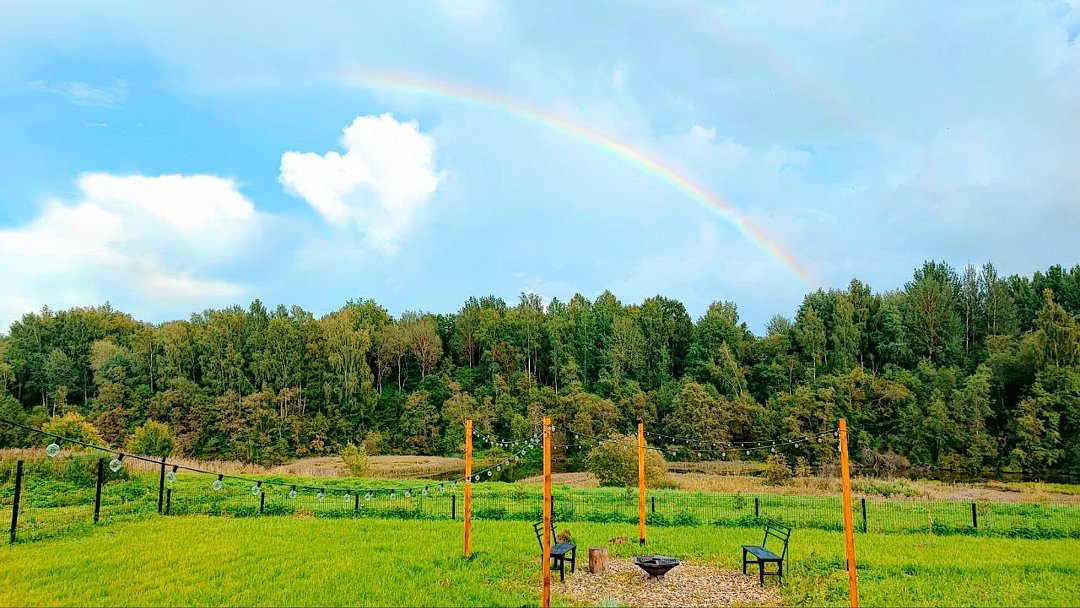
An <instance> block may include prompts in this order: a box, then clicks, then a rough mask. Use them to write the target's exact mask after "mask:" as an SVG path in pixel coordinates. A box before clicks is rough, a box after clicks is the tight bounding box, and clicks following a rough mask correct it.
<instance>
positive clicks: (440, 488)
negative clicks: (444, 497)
mask: <svg viewBox="0 0 1080 608" xmlns="http://www.w3.org/2000/svg"><path fill="white" fill-rule="evenodd" d="M439 491H440V492H445V491H446V484H443V483H440V484H439Z"/></svg>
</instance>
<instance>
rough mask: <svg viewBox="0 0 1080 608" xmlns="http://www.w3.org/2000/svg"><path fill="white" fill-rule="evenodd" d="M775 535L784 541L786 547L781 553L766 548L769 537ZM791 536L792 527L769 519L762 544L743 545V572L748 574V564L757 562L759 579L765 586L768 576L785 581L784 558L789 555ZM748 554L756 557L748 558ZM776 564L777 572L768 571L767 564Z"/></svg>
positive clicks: (777, 538) (781, 581)
mask: <svg viewBox="0 0 1080 608" xmlns="http://www.w3.org/2000/svg"><path fill="white" fill-rule="evenodd" d="M770 536H771V537H773V538H775V539H776V540H778V541H780V542H782V543H784V549H783V551H781V552H780V555H777V554H776V553H773V552H772V551H769V550H768V549H766V548H765V545H766V544H768V542H769V537H770ZM790 537H791V528H790V527H789V526H785V525H784V524H782V523H779V522H776V521H773V520H771V519H770V520H767V521H766V522H765V539H764V540H762V541H761V546H757V545H743V548H742V572H743V574H746V565H747V564H753V563H756V564H757V565H758V581H759V582H760V583H761V586H762V587H764V586H765V577H766V576H775V577H778V578H779V579H780V583H781V584H783V582H784V558H786V557H787V546H788V539H789V538H790ZM747 554H750V555H753V556H754V558H755V559H749V560H748V559H746V556H747ZM770 563H772V564H776V572H768V571H767V570H766V568H765V564H770Z"/></svg>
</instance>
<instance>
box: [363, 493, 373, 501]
mask: <svg viewBox="0 0 1080 608" xmlns="http://www.w3.org/2000/svg"><path fill="white" fill-rule="evenodd" d="M364 500H371V492H368V493H366V494H364Z"/></svg>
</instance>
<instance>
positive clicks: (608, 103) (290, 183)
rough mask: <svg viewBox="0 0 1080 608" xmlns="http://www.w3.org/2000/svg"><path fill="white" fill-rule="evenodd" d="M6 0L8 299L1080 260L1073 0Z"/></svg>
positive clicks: (593, 285) (432, 300) (333, 293)
mask: <svg viewBox="0 0 1080 608" xmlns="http://www.w3.org/2000/svg"><path fill="white" fill-rule="evenodd" d="M149 8H150V5H138V7H136V5H133V4H131V3H124V2H96V3H87V2H70V3H56V2H48V1H38V2H14V1H11V2H4V1H2V0H0V13H2V14H3V18H2V19H0V263H2V264H3V268H2V272H0V327H2V328H6V327H7V326H8V324H9V323H10V322H11V321H13V320H15V319H17V318H19V316H20V315H22V314H23V313H25V312H28V311H33V310H38V309H40V308H41V307H42V306H44V305H48V306H50V307H52V308H54V309H57V308H65V307H70V306H77V305H88V304H97V303H102V302H105V301H109V302H111V303H112V304H113V306H115V307H117V308H120V309H123V310H126V311H130V312H132V313H133V314H135V315H136V316H138V317H140V318H143V319H147V320H150V321H162V320H166V319H170V318H177V317H181V318H184V317H187V316H188V314H190V313H191V312H192V311H196V310H202V309H204V308H208V307H220V306H225V305H229V304H232V303H247V302H249V301H250V300H252V299H254V298H261V299H262V300H263V301H264V302H266V303H267V304H271V305H272V304H276V303H278V302H282V303H286V304H299V305H301V306H304V307H306V308H308V309H311V310H313V311H314V312H316V313H317V314H322V313H325V312H328V311H330V310H333V309H335V308H337V307H339V306H340V305H341V303H342V302H344V300H346V299H348V298H367V297H371V298H375V299H377V300H378V301H379V302H381V303H382V304H383V305H385V306H387V307H388V308H389V309H390V310H391V312H393V313H395V314H397V313H400V312H402V311H405V310H430V311H437V312H448V311H452V310H456V309H457V308H458V307H460V305H461V303H462V302H463V300H464V299H465V298H466V297H468V296H470V295H482V294H495V295H499V296H503V297H504V298H506V299H507V300H508V301H510V302H511V303H514V302H516V300H517V296H518V294H519V293H521V292H522V291H534V292H536V293H539V294H540V295H542V296H544V297H545V298H550V297H555V296H557V297H559V298H563V299H565V298H568V297H569V296H571V295H572V294H573V293H575V292H581V293H583V294H585V295H586V296H588V297H590V298H592V297H595V296H596V295H598V294H599V293H600V292H602V291H603V290H604V289H611V290H613V291H614V292H615V293H616V295H617V296H619V297H620V298H621V299H622V300H623V302H624V303H630V302H637V301H640V300H642V299H644V298H646V297H649V296H651V295H654V294H657V293H661V294H664V295H668V296H672V297H676V298H679V299H681V300H682V301H683V302H684V303H686V305H687V307H688V308H689V310H690V312H691V314H692V315H694V316H697V315H699V314H701V313H702V312H703V311H704V309H705V308H706V307H707V306H708V304H709V302H711V301H714V300H722V299H729V300H734V301H736V302H737V303H738V304H739V307H740V312H741V313H742V314H743V316H744V318H745V319H746V320H747V321H748V322H749V323H750V325H751V327H752V328H753V329H755V330H757V331H760V330H761V329H762V327H763V325H764V323H765V321H766V320H767V319H768V318H769V317H770V316H771V315H772V314H774V313H778V312H779V313H783V314H789V315H790V314H791V313H792V312H793V311H794V309H795V307H796V306H797V305H798V303H799V301H800V300H801V298H802V295H803V294H804V293H806V292H807V291H808V290H810V289H812V288H814V287H818V286H821V287H842V286H844V285H846V284H847V282H848V281H849V280H850V279H851V278H852V277H853V276H857V277H859V278H861V279H862V280H864V281H866V282H868V283H870V284H871V285H872V286H873V287H874V288H875V289H879V290H886V289H892V288H896V287H899V286H901V285H902V284H903V283H904V281H905V280H906V279H907V278H909V277H910V276H911V272H912V269H913V268H914V267H915V266H916V265H918V264H920V263H921V262H922V261H923V260H925V259H931V258H932V259H943V260H946V261H948V262H950V263H952V264H954V265H956V266H962V265H964V264H966V263H968V262H969V261H970V262H975V263H981V262H983V261H986V260H988V259H989V260H993V261H994V262H995V263H996V264H997V265H998V267H999V269H1000V270H1001V271H1002V272H1003V273H1014V272H1016V273H1023V274H1030V273H1031V272H1032V271H1034V270H1036V269H1044V268H1045V267H1046V266H1048V265H1050V264H1053V263H1062V264H1067V265H1072V264H1076V263H1077V262H1080V239H1078V238H1077V236H1076V235H1077V234H1080V194H1078V192H1080V143H1078V142H1080V42H1078V41H1077V39H1078V37H1080V0H1068V1H1031V2H1025V1H1013V0H1009V1H1004V0H1003V1H1001V2H986V1H978V2H948V3H941V2H922V3H920V2H914V3H908V2H904V3H898V2H882V3H879V2H871V1H859V2H850V3H845V2H830V3H823V4H820V5H815V4H812V3H808V2H784V1H774V2H764V3H763V2H756V1H748V2H723V3H719V2H697V1H679V0H664V1H662V2H633V3H631V2H627V1H625V0H617V1H613V2H601V1H589V2H568V3H553V2H547V1H524V2H512V3H496V2H484V1H476V2H467V1H451V0H447V1H445V2H432V3H423V2H409V3H398V2H369V3H360V2H330V1H320V2H284V1H282V2H265V1H263V2H228V3H219V2H193V1H191V0H187V1H185V2H162V3H154V4H153V8H152V11H151V10H149Z"/></svg>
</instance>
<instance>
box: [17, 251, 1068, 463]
mask: <svg viewBox="0 0 1080 608" xmlns="http://www.w3.org/2000/svg"><path fill="white" fill-rule="evenodd" d="M1078 317H1080V265H1077V266H1073V267H1072V268H1071V269H1065V268H1063V267H1062V266H1052V267H1050V268H1049V269H1047V271H1046V272H1045V273H1044V272H1035V273H1034V274H1033V275H1032V276H1031V277H1024V276H1016V275H1014V276H1009V277H1002V276H999V275H998V273H997V271H996V270H995V269H994V267H993V265H992V264H990V263H987V264H985V265H983V266H981V267H976V266H972V265H969V266H968V267H966V268H964V269H963V270H962V271H957V270H956V269H954V268H952V267H950V266H949V265H947V264H945V263H941V262H926V263H925V264H924V265H923V266H922V267H921V268H918V269H916V270H915V272H914V274H913V276H912V278H911V280H910V281H909V282H907V283H906V284H905V285H904V286H903V288H902V289H897V290H893V291H885V292H877V293H876V292H874V291H873V290H872V289H871V288H870V286H868V285H866V284H864V283H862V282H861V281H859V280H857V279H856V280H852V281H851V282H850V284H849V285H848V287H847V289H845V290H836V289H833V290H818V291H815V292H813V293H810V294H808V295H807V296H805V298H804V300H803V302H802V304H801V305H800V306H799V308H798V310H797V311H796V313H795V315H794V318H787V317H784V316H780V315H777V316H775V317H773V318H772V320H771V321H770V322H769V324H768V326H767V329H766V331H765V333H764V335H760V336H759V335H755V334H754V333H753V332H751V331H750V330H749V329H748V327H747V325H746V324H745V323H744V322H743V321H741V320H740V318H739V314H738V310H737V307H736V305H735V304H734V303H732V302H726V301H724V302H715V303H713V304H712V305H711V306H709V308H708V310H707V311H706V312H705V313H704V314H703V315H702V316H701V317H700V318H698V319H696V320H695V319H692V318H691V317H690V316H689V314H688V313H687V310H686V308H685V307H684V306H683V304H681V303H680V302H678V301H676V300H673V299H670V298H666V297H663V296H656V297H652V298H648V299H646V300H644V301H643V302H641V303H639V304H624V303H623V302H620V301H619V299H618V298H617V297H616V295H615V294H612V293H610V292H604V293H602V294H600V295H599V296H598V297H597V298H596V299H595V300H589V299H587V298H586V297H584V296H582V295H575V296H574V297H573V298H571V299H570V300H569V301H567V302H562V301H559V300H558V299H552V300H551V301H548V302H545V301H544V300H543V299H542V298H540V297H539V296H537V295H535V294H531V293H525V294H522V295H521V296H520V299H519V300H518V302H516V303H514V304H513V305H511V304H509V303H507V302H506V301H504V300H503V299H501V298H498V297H490V296H489V297H481V298H469V299H468V301H466V302H465V303H464V304H463V305H462V307H461V309H460V310H458V311H456V312H451V313H445V314H443V313H438V314H433V313H424V312H406V313H404V314H402V315H401V316H400V318H394V317H393V316H392V315H391V314H389V313H388V311H387V310H386V309H385V308H383V307H382V306H380V305H379V304H378V303H376V302H375V301H373V300H370V299H366V300H365V299H358V300H353V301H349V302H346V303H345V304H344V306H342V307H341V308H340V309H339V310H337V311H334V312H332V313H329V314H327V315H325V316H323V317H321V318H316V317H315V316H314V315H313V314H312V313H311V312H308V311H307V310H304V309H303V308H300V307H297V306H293V307H291V308H287V307H285V306H281V305H279V306H277V307H276V308H273V309H268V308H267V307H266V306H264V305H263V303H262V302H260V301H258V300H256V301H255V302H252V303H251V304H250V305H249V306H248V307H246V308H244V307H242V306H233V307H230V308H226V309H223V310H205V311H203V312H199V313H195V314H192V316H191V318H190V319H188V320H177V321H169V322H165V323H161V324H151V323H145V322H141V321H139V320H136V319H134V318H133V317H132V316H131V315H128V314H125V313H123V312H120V311H117V310H114V309H112V307H111V306H109V305H108V304H106V305H103V306H96V307H88V308H75V309H71V310H65V311H53V310H50V309H48V308H46V309H44V310H42V311H40V312H38V313H34V314H27V315H25V316H23V317H22V319H21V320H19V321H17V322H15V323H13V324H12V326H11V328H10V331H9V332H8V333H7V334H6V335H2V336H0V418H4V419H8V420H15V421H18V422H21V423H23V424H27V425H31V426H41V425H43V424H45V423H47V422H48V421H49V420H50V418H52V417H56V416H63V415H69V416H70V415H72V414H73V413H74V414H78V415H80V416H82V417H85V419H86V420H87V421H89V422H90V423H91V424H92V425H93V426H94V427H96V430H97V432H98V433H99V434H100V437H101V438H102V439H103V440H104V441H106V442H107V443H108V444H109V445H111V446H114V447H115V446H123V445H125V443H126V442H127V441H128V439H129V438H130V436H131V435H132V433H133V432H134V431H135V429H136V428H138V427H140V426H142V425H144V424H145V423H147V421H156V422H158V423H163V424H164V425H167V427H168V430H169V432H170V433H171V434H172V436H173V440H174V442H175V449H176V451H177V452H178V453H181V454H184V455H187V456H191V457H195V458H219V459H239V460H243V461H248V462H255V463H263V464H270V463H277V462H282V461H286V460H289V459H293V458H299V457H307V456H315V455H325V454H336V453H339V452H340V451H341V449H342V448H343V447H344V446H346V445H347V444H350V443H353V444H358V445H361V444H362V445H364V446H365V447H366V448H367V449H368V450H369V451H382V452H395V453H407V454H446V455H453V454H460V453H461V450H462V446H463V439H464V438H463V425H462V421H463V420H465V419H466V418H471V419H473V420H474V421H475V424H476V426H477V428H479V429H481V430H482V431H485V432H490V433H493V434H496V435H499V436H501V437H507V438H523V437H528V436H529V435H530V434H531V433H532V432H533V429H534V428H535V425H536V424H537V422H538V420H539V419H540V418H541V417H542V416H543V415H550V416H552V417H553V419H554V422H555V424H556V425H558V426H559V427H561V428H569V429H571V430H573V431H575V432H578V433H582V434H585V435H589V436H594V437H606V436H610V435H611V434H613V433H626V432H629V431H630V430H631V429H632V428H634V427H635V426H636V423H637V422H638V421H639V420H641V421H644V422H645V424H646V426H647V428H649V429H650V430H652V431H654V432H658V433H663V434H666V435H671V436H677V437H684V438H688V439H692V440H695V441H697V442H705V443H707V444H708V443H713V442H716V443H718V444H720V443H721V442H733V441H752V440H758V439H762V438H776V437H798V436H802V435H804V434H805V435H809V434H811V433H818V432H823V431H827V430H830V429H832V428H835V425H836V424H837V420H838V418H840V417H846V418H847V419H848V422H849V426H850V427H851V429H852V436H851V441H852V453H853V455H854V456H855V458H856V459H857V460H858V461H860V462H862V463H872V462H874V461H876V460H878V459H888V458H898V457H902V458H904V459H907V461H909V462H910V463H911V464H912V465H916V466H924V467H940V468H946V469H954V470H973V469H989V468H993V469H1005V470H1021V471H1035V472H1042V471H1059V472H1072V473H1080V324H1078ZM40 442H41V440H40V438H38V437H33V436H30V435H28V434H26V433H23V432H20V431H19V430H18V429H15V428H12V427H10V426H8V425H0V446H28V445H36V444H37V443H40ZM717 449H718V450H719V449H720V448H717ZM784 450H785V451H787V452H788V456H789V457H790V458H798V459H805V460H806V462H807V463H809V464H820V463H827V462H830V461H832V460H835V458H836V449H835V446H834V445H831V444H830V443H829V442H825V443H824V444H817V443H813V442H805V443H803V444H801V445H799V446H797V447H796V446H785V447H784ZM665 452H666V454H665V455H666V456H668V458H669V460H670V459H677V460H696V459H717V458H720V457H721V454H719V453H713V452H700V451H694V449H690V448H688V447H686V445H684V444H676V445H670V446H665ZM763 456H764V455H758V454H756V453H755V454H751V455H750V456H746V455H744V454H742V453H741V452H735V451H732V452H731V453H728V450H726V449H725V450H724V452H723V458H726V459H737V458H761V457H763Z"/></svg>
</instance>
